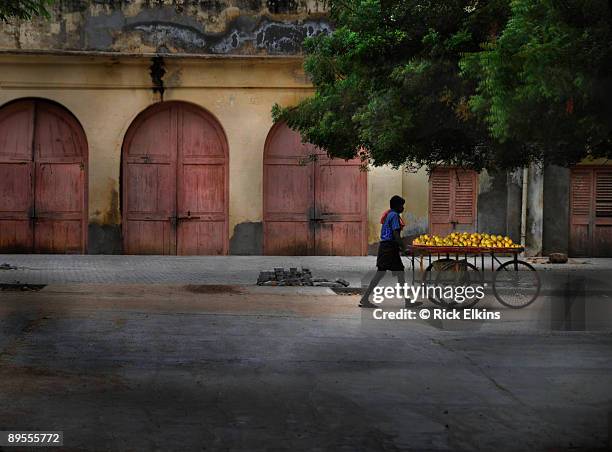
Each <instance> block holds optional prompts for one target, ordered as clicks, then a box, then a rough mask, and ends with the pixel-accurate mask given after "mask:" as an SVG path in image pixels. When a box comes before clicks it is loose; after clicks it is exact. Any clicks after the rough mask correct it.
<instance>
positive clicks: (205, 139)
mask: <svg viewBox="0 0 612 452" xmlns="http://www.w3.org/2000/svg"><path fill="white" fill-rule="evenodd" d="M177 114H178V115H179V116H178V122H179V126H178V129H179V137H178V138H179V142H180V143H181V154H182V158H183V159H186V158H189V157H219V158H221V159H223V160H225V149H224V140H225V137H223V135H222V133H221V131H220V129H219V127H218V125H217V124H216V123H215V122H213V120H212V118H209V117H208V116H203V115H202V112H201V111H200V110H197V109H194V108H193V107H190V106H181V107H177Z"/></svg>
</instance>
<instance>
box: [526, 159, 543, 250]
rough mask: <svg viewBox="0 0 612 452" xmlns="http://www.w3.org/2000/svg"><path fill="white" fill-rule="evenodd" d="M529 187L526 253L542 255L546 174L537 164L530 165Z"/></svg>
mask: <svg viewBox="0 0 612 452" xmlns="http://www.w3.org/2000/svg"><path fill="white" fill-rule="evenodd" d="M528 177H529V181H528V187H527V228H526V235H525V254H526V255H528V256H540V255H541V254H542V231H543V214H542V213H543V205H544V174H543V171H542V168H541V167H539V166H537V165H534V164H532V165H530V166H529V176H528Z"/></svg>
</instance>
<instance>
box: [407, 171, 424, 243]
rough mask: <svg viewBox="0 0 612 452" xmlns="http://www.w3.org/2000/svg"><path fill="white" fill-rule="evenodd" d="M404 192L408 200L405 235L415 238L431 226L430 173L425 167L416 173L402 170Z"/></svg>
mask: <svg viewBox="0 0 612 452" xmlns="http://www.w3.org/2000/svg"><path fill="white" fill-rule="evenodd" d="M402 193H403V195H402V196H403V197H404V199H405V200H406V206H405V213H404V218H405V220H406V228H405V230H404V233H403V235H404V236H405V237H407V238H408V239H413V238H414V237H416V236H417V235H420V234H424V233H426V232H427V229H428V227H429V225H428V224H429V175H428V174H427V170H426V169H425V168H422V169H420V170H419V171H417V172H416V173H413V172H408V171H403V172H402Z"/></svg>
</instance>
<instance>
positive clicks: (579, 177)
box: [570, 168, 593, 256]
mask: <svg viewBox="0 0 612 452" xmlns="http://www.w3.org/2000/svg"><path fill="white" fill-rule="evenodd" d="M592 174H593V172H592V170H591V169H576V168H574V169H572V174H571V188H570V255H572V256H588V255H589V254H590V253H591V202H592V201H591V200H592V192H593V190H592V186H593V180H592V177H591V176H592Z"/></svg>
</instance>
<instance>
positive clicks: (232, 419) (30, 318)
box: [0, 284, 612, 451]
mask: <svg viewBox="0 0 612 452" xmlns="http://www.w3.org/2000/svg"><path fill="white" fill-rule="evenodd" d="M257 290H258V289H251V288H240V287H228V286H224V287H219V286H216V287H215V286H209V287H203V286H197V285H192V286H181V285H178V286H168V285H126V286H121V285H112V286H104V285H86V284H79V285H73V286H69V285H63V286H47V287H46V288H44V289H43V290H42V291H40V292H7V291H3V292H0V297H1V298H0V299H1V302H0V349H1V352H0V381H2V384H1V385H0V430H6V429H23V430H35V429H46V430H54V429H57V430H63V431H64V438H65V446H66V449H65V450H84V449H87V448H91V449H95V450H164V451H191V450H249V451H257V450H271V449H273V450H334V451H343V450H346V451H357V450H386V451H395V450H419V451H422V450H439V451H443V450H485V451H488V450H512V451H515V450H570V449H571V450H580V449H581V448H593V449H598V450H603V449H604V448H605V447H606V445H607V444H608V441H609V435H610V431H609V427H608V422H609V419H610V416H611V413H612V360H610V356H612V335H611V334H610V331H607V332H599V333H597V332H590V333H584V332H582V333H580V332H555V331H550V330H549V331H533V330H526V329H524V328H522V327H521V324H520V323H519V324H516V323H512V322H510V325H511V326H512V328H511V329H507V328H503V325H504V323H503V322H499V323H495V322H487V323H486V324H485V325H484V326H485V327H484V328H471V327H468V328H463V329H459V330H456V331H449V330H440V329H438V328H436V327H435V326H434V325H431V324H427V323H423V322H414V321H395V322H381V321H373V320H366V319H365V318H362V317H361V315H364V312H363V311H359V310H358V309H357V308H355V304H356V301H357V300H356V297H354V296H336V295H323V293H322V292H321V293H311V294H310V295H309V296H300V295H298V294H297V292H294V293H291V292H290V291H285V292H283V293H265V292H259V293H258V292H257ZM370 313H371V311H368V312H367V313H366V314H365V315H370Z"/></svg>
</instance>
